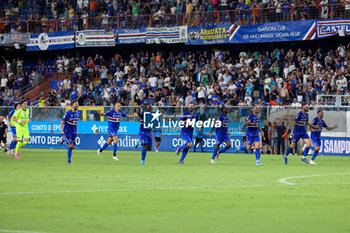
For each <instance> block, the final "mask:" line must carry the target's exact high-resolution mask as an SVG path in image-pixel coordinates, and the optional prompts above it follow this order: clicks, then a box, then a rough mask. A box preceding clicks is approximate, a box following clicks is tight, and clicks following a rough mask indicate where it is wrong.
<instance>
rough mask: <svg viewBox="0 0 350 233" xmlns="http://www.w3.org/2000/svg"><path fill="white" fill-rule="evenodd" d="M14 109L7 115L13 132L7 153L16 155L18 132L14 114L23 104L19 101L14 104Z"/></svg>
mask: <svg viewBox="0 0 350 233" xmlns="http://www.w3.org/2000/svg"><path fill="white" fill-rule="evenodd" d="M13 107H14V109H13V110H12V111H11V112H10V113H9V114H8V115H7V116H6V120H7V122H8V123H9V126H10V127H11V132H12V142H11V144H10V148H9V151H8V152H7V155H8V156H10V155H12V156H15V151H14V149H15V148H16V145H17V134H16V122H14V121H13V114H14V113H15V112H16V111H17V110H18V109H20V108H21V105H20V104H19V103H15V104H14V106H13Z"/></svg>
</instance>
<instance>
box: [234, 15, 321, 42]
mask: <svg viewBox="0 0 350 233" xmlns="http://www.w3.org/2000/svg"><path fill="white" fill-rule="evenodd" d="M314 39H316V21H315V20H304V21H293V22H276V23H263V24H256V25H248V26H239V28H238V29H236V30H234V31H233V33H231V35H230V38H229V41H230V43H235V44H237V43H238V44H239V43H264V42H283V41H296V40H314Z"/></svg>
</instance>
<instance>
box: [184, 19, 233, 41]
mask: <svg viewBox="0 0 350 233" xmlns="http://www.w3.org/2000/svg"><path fill="white" fill-rule="evenodd" d="M238 29H239V26H237V25H234V24H220V25H216V26H207V27H189V28H188V34H187V37H188V41H187V43H186V44H188V45H202V44H223V43H229V38H230V36H231V35H232V34H233V33H236V32H237V30H238Z"/></svg>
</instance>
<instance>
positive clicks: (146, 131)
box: [139, 112, 152, 135]
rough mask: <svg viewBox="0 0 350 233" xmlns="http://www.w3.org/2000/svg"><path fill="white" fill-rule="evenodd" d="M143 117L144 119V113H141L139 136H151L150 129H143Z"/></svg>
mask: <svg viewBox="0 0 350 233" xmlns="http://www.w3.org/2000/svg"><path fill="white" fill-rule="evenodd" d="M144 117H145V113H144V112H142V113H141V120H140V132H139V133H140V134H150V135H152V128H149V129H148V128H147V129H146V128H145V127H144V122H143V119H144Z"/></svg>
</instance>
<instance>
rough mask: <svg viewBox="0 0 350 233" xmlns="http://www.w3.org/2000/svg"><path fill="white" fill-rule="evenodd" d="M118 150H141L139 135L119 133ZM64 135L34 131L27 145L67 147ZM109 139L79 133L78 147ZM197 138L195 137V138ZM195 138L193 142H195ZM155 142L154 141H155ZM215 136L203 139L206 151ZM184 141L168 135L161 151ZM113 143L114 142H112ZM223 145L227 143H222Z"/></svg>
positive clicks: (95, 145)
mask: <svg viewBox="0 0 350 233" xmlns="http://www.w3.org/2000/svg"><path fill="white" fill-rule="evenodd" d="M118 137H119V142H118V150H128V151H135V150H136V151H140V148H138V149H136V148H135V145H136V144H137V142H138V141H139V136H138V135H129V134H122V135H119V136H118ZM61 138H62V135H60V134H43V133H33V134H31V135H30V144H28V145H27V146H26V147H28V148H47V149H49V148H50V149H66V148H67V145H60V141H61ZM107 140H108V135H106V134H79V135H78V136H77V138H76V141H75V142H76V147H77V149H83V150H96V149H98V148H100V147H101V146H102V145H103V144H104V143H105V142H106V141H107ZM194 140H195V139H194ZM194 140H193V143H194ZM153 143H154V141H153ZM215 143H216V141H215V138H214V137H212V138H206V139H204V141H203V144H204V151H206V152H212V151H213V150H214V147H215V145H216V144H215ZM182 144H183V141H182V139H181V138H179V137H178V136H176V135H166V136H164V137H163V138H162V144H161V145H160V147H159V150H160V151H175V150H176V148H177V146H179V145H182ZM231 144H232V145H233V147H232V148H231V149H230V150H229V152H231V153H232V152H233V150H234V149H235V148H239V147H240V146H241V145H242V139H241V137H231ZM112 145H113V143H112ZM221 146H222V147H224V146H225V145H224V144H222V145H221ZM112 149H113V147H112V146H109V147H108V148H107V150H112ZM197 149H198V150H200V145H198V148H197Z"/></svg>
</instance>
